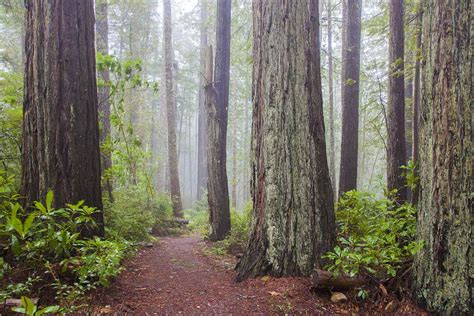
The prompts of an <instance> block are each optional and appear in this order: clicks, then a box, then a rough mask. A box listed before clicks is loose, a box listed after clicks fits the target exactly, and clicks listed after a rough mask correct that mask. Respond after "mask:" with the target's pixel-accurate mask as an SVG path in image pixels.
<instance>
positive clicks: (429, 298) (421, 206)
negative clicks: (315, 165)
mask: <svg viewBox="0 0 474 316" xmlns="http://www.w3.org/2000/svg"><path fill="white" fill-rule="evenodd" d="M472 10H473V7H472V2H471V1H425V2H424V3H423V35H422V36H423V38H422V52H423V65H422V70H421V73H422V79H421V84H422V96H421V97H422V99H421V103H420V181H421V182H420V185H421V186H420V197H419V203H418V227H417V231H418V238H419V240H423V242H424V247H423V248H422V250H421V251H420V252H419V253H418V254H417V255H416V258H415V262H414V276H415V280H414V295H415V298H416V299H417V300H418V301H419V302H420V303H422V304H423V305H424V306H425V307H426V308H427V309H428V310H430V311H433V312H436V313H439V314H443V315H472V314H473V313H474V308H473V306H474V304H473V303H474V300H473V292H472V285H473V283H472V282H473V278H474V269H473V266H472V261H473V258H474V247H473V223H474V221H473V207H474V205H473V204H474V203H473V195H472V192H473V189H474V187H473V181H472V180H473V177H474V172H473V170H474V168H473V166H474V144H473V120H472V118H473V106H472V100H473V95H472V91H473V85H472V73H473V67H472V56H473V53H474V52H473V45H472V44H473V42H472V38H473V29H472V19H473V15H472V12H473V11H472Z"/></svg>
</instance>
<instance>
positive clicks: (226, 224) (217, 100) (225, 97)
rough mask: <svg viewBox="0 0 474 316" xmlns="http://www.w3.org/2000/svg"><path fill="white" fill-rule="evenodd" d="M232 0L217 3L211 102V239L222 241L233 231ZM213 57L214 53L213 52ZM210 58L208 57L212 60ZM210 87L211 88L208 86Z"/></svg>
mask: <svg viewBox="0 0 474 316" xmlns="http://www.w3.org/2000/svg"><path fill="white" fill-rule="evenodd" d="M230 13H231V1H230V0H221V1H218V2H217V19H216V21H217V22H216V23H217V24H216V60H215V65H216V66H215V70H214V82H213V84H212V89H213V91H212V92H213V97H212V98H211V101H212V102H210V103H209V104H208V107H207V110H208V112H209V113H208V125H207V126H208V130H207V132H208V152H207V155H208V159H207V161H208V162H207V172H208V176H209V178H208V183H207V188H208V190H207V191H208V192H207V194H208V201H209V212H210V224H211V234H210V238H211V240H222V239H224V238H225V236H226V235H227V234H228V233H229V231H230V210H229V187H228V181H227V171H226V166H227V115H228V114H227V113H228V104H229V69H230V27H231V25H230V22H231V20H230ZM210 55H211V56H212V54H210ZM210 61H211V60H209V62H210ZM208 90H209V89H208Z"/></svg>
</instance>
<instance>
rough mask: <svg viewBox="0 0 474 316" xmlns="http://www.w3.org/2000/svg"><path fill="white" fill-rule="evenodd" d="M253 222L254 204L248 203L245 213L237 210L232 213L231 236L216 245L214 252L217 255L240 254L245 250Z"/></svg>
mask: <svg viewBox="0 0 474 316" xmlns="http://www.w3.org/2000/svg"><path fill="white" fill-rule="evenodd" d="M251 220H252V203H250V202H249V203H247V204H246V205H245V208H244V212H243V213H239V212H237V211H236V210H235V209H232V210H231V211H230V223H231V229H230V233H229V235H228V236H227V237H226V238H225V239H224V240H222V241H218V242H216V243H215V245H214V252H216V253H217V254H224V253H230V254H234V255H236V254H240V253H242V252H243V251H244V250H245V246H246V245H247V241H248V238H249V234H250V226H251Z"/></svg>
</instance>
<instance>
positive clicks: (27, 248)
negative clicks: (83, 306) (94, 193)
mask: <svg viewBox="0 0 474 316" xmlns="http://www.w3.org/2000/svg"><path fill="white" fill-rule="evenodd" d="M0 188H2V187H1V186H0ZM0 192H2V193H1V194H2V195H1V196H0V205H1V206H0V214H2V217H1V218H0V236H2V237H3V238H2V239H0V241H1V243H0V247H1V248H0V249H1V255H0V272H1V273H0V276H1V277H2V280H1V281H2V283H1V288H0V299H6V298H9V297H19V296H25V295H29V294H31V293H32V291H33V290H34V289H35V287H36V290H38V286H37V284H38V285H39V284H41V285H42V288H53V289H54V290H55V291H56V293H57V297H58V298H59V299H60V300H61V302H63V303H64V302H65V301H66V299H68V300H71V299H74V300H77V299H78V298H79V297H82V296H83V295H84V293H85V292H86V291H88V290H90V289H93V288H96V287H97V286H98V285H104V286H106V285H108V282H109V280H110V279H111V278H113V277H114V276H115V275H117V273H119V272H120V262H121V260H122V259H123V258H124V257H125V255H126V253H127V252H128V251H129V250H131V249H132V248H131V245H130V243H127V242H125V241H123V240H122V241H110V240H100V239H98V238H96V239H85V238H84V237H83V234H82V231H83V230H89V229H90V228H93V227H94V226H95V225H96V223H95V221H94V219H93V217H92V215H93V214H94V213H95V212H96V211H97V210H96V209H95V208H92V207H88V206H85V205H84V204H83V203H84V202H83V201H81V202H79V203H77V204H75V205H71V204H68V205H67V206H66V207H65V208H60V209H55V208H53V207H52V205H53V199H54V194H53V192H51V191H50V192H48V194H47V196H46V201H45V203H44V204H43V203H40V202H36V203H35V204H34V207H33V208H32V209H28V211H26V210H24V209H23V208H22V207H21V205H20V204H19V203H17V202H16V198H17V197H16V196H15V195H14V194H10V193H8V192H9V191H8V190H7V189H5V188H4V187H3V189H1V190H0ZM25 268H28V269H27V270H29V271H31V273H32V274H26V275H23V276H22V277H23V279H22V280H20V279H18V277H15V278H13V276H14V275H15V273H13V272H14V271H15V270H18V271H20V272H21V271H25ZM5 272H9V273H8V274H7V273H5ZM45 272H48V273H49V275H50V276H51V277H52V278H53V280H52V281H51V280H48V279H49V277H45V276H47V275H48V274H45ZM23 274H24V273H23ZM12 275H13V276H12ZM39 276H41V277H39Z"/></svg>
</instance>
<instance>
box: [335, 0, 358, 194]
mask: <svg viewBox="0 0 474 316" xmlns="http://www.w3.org/2000/svg"><path fill="white" fill-rule="evenodd" d="M346 11H347V12H349V13H350V14H348V13H346V14H345V17H346V18H347V22H346V23H344V26H345V30H344V32H343V33H344V34H345V44H346V46H345V47H344V48H343V54H344V56H343V60H344V67H343V68H344V69H343V71H344V72H343V76H342V84H343V89H342V94H343V95H342V100H343V104H342V141H341V167H340V171H339V195H342V194H343V193H344V192H347V191H350V190H353V189H356V188H357V160H358V157H357V155H358V145H359V75H360V37H361V12H362V1H361V0H347V8H346Z"/></svg>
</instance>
